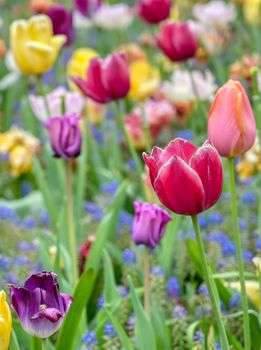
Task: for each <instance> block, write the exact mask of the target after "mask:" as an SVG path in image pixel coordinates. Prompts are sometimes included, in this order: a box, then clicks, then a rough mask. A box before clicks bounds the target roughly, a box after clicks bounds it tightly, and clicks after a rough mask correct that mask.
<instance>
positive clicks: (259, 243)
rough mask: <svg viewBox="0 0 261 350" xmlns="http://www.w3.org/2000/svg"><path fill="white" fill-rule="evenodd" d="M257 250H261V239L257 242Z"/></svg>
mask: <svg viewBox="0 0 261 350" xmlns="http://www.w3.org/2000/svg"><path fill="white" fill-rule="evenodd" d="M255 248H256V250H261V238H259V239H258V240H257V241H256V246H255Z"/></svg>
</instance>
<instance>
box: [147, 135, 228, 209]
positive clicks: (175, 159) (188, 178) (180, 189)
mask: <svg viewBox="0 0 261 350" xmlns="http://www.w3.org/2000/svg"><path fill="white" fill-rule="evenodd" d="M143 159H144V161H145V163H146V165H147V166H148V168H149V173H150V180H151V184H152V186H153V188H154V191H155V192H156V194H157V196H158V198H159V200H160V201H161V203H162V204H163V205H165V207H167V208H168V209H170V210H171V211H173V212H175V213H177V214H182V215H196V214H199V213H201V212H202V211H204V210H207V209H208V208H210V207H212V206H213V205H214V204H215V203H216V202H217V200H218V198H219V197H220V195H221V192H222V183H223V173H222V163H221V159H220V157H219V155H218V152H217V151H216V149H215V148H214V147H213V146H212V145H210V144H209V143H207V142H205V143H204V144H203V146H201V147H200V148H198V149H197V147H196V146H195V145H193V143H191V142H188V141H186V140H184V139H180V138H177V139H175V140H173V141H171V142H170V143H169V144H168V145H167V147H166V148H165V149H164V150H162V149H161V148H159V147H153V149H152V153H151V155H148V154H146V153H143Z"/></svg>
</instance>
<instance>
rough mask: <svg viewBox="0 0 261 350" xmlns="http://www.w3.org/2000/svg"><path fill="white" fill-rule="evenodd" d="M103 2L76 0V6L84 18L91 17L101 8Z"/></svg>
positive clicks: (100, 0)
mask: <svg viewBox="0 0 261 350" xmlns="http://www.w3.org/2000/svg"><path fill="white" fill-rule="evenodd" d="M101 3H102V0H74V6H75V8H76V10H77V11H79V12H80V13H81V14H82V15H83V16H88V17H89V16H90V15H91V14H92V13H93V12H95V11H97V10H98V8H99V7H100V6H101Z"/></svg>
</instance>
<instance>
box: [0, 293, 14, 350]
mask: <svg viewBox="0 0 261 350" xmlns="http://www.w3.org/2000/svg"><path fill="white" fill-rule="evenodd" d="M11 330H12V316H11V311H10V308H9V306H8V304H7V302H6V294H5V292H4V291H3V290H2V291H0V349H1V350H8V347H9V342H10V336H11Z"/></svg>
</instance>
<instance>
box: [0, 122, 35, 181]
mask: <svg viewBox="0 0 261 350" xmlns="http://www.w3.org/2000/svg"><path fill="white" fill-rule="evenodd" d="M38 148H39V141H38V140H37V139H36V138H35V137H33V136H32V135H31V134H29V133H27V132H25V131H24V130H21V129H17V128H12V129H11V130H9V131H7V132H5V133H3V134H0V153H4V154H7V155H8V167H9V170H10V172H11V174H12V175H13V176H19V175H21V174H24V173H26V172H28V171H29V170H30V169H31V167H32V157H33V155H34V154H35V153H36V152H37V150H38Z"/></svg>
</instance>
